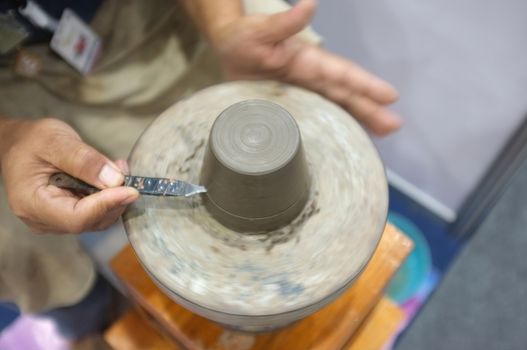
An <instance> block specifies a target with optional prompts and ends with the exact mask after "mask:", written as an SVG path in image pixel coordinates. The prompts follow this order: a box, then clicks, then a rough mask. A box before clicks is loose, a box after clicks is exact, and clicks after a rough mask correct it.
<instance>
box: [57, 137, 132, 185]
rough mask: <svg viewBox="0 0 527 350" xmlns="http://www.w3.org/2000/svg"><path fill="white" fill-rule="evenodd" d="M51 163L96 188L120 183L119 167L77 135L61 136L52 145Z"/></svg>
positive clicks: (121, 180)
mask: <svg viewBox="0 0 527 350" xmlns="http://www.w3.org/2000/svg"><path fill="white" fill-rule="evenodd" d="M52 157H53V160H52V162H51V163H52V164H53V165H54V166H56V167H57V168H59V169H60V170H62V171H64V172H66V173H68V174H70V175H72V176H74V177H76V178H78V179H81V180H82V181H84V182H87V183H89V184H90V185H92V186H95V187H97V188H100V189H103V188H109V187H116V186H119V185H121V184H122V183H123V182H124V176H123V174H122V172H121V171H120V170H119V167H118V166H117V165H116V164H115V163H113V162H112V161H110V160H109V159H108V158H106V157H105V156H104V155H102V154H101V153H99V152H98V151H97V150H96V149H94V148H93V147H91V146H89V145H87V144H86V143H84V142H82V140H81V139H80V138H78V137H69V136H68V137H63V138H62V140H57V142H55V143H54V145H53V150H52Z"/></svg>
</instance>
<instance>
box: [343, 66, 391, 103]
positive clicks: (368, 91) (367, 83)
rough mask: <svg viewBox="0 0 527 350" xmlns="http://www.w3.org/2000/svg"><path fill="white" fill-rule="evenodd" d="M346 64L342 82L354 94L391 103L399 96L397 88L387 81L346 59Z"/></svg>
mask: <svg viewBox="0 0 527 350" xmlns="http://www.w3.org/2000/svg"><path fill="white" fill-rule="evenodd" d="M346 65H347V69H346V70H345V74H344V75H343V76H344V77H345V80H344V81H343V83H344V84H346V85H347V86H348V87H349V89H350V90H352V91H353V92H355V93H356V94H359V95H364V96H365V97H368V98H371V99H372V100H374V101H376V102H378V103H381V104H391V103H394V102H395V101H397V99H398V98H399V94H398V92H397V90H396V89H395V88H394V87H393V86H392V85H391V84H389V83H388V82H386V81H384V80H382V79H380V78H378V77H376V76H375V75H373V74H371V73H369V72H368V71H366V70H364V69H363V68H361V67H359V66H357V65H355V64H353V63H352V62H349V61H348V62H347V64H346Z"/></svg>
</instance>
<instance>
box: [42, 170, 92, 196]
mask: <svg viewBox="0 0 527 350" xmlns="http://www.w3.org/2000/svg"><path fill="white" fill-rule="evenodd" d="M49 184H50V185H53V186H57V187H59V188H62V189H65V190H70V191H71V192H74V193H75V194H80V195H84V196H87V195H90V194H94V193H95V192H99V191H100V190H99V189H98V188H97V187H93V186H92V185H88V184H87V183H86V182H84V181H82V180H79V179H77V178H76V177H73V176H71V175H68V174H66V173H55V174H53V175H51V177H50V178H49Z"/></svg>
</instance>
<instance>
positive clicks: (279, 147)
mask: <svg viewBox="0 0 527 350" xmlns="http://www.w3.org/2000/svg"><path fill="white" fill-rule="evenodd" d="M200 183H202V184H203V185H205V186H206V187H207V197H206V200H205V205H206V208H207V209H208V211H209V212H210V213H211V214H212V215H213V216H214V217H215V218H216V220H218V221H219V222H220V223H221V224H223V225H224V226H226V227H228V228H230V229H233V230H236V231H239V232H262V231H268V230H273V229H277V228H279V227H281V226H284V225H286V224H288V223H289V222H291V221H292V220H293V219H294V218H295V217H296V216H297V215H298V214H299V213H300V212H301V211H302V209H303V208H304V206H305V204H306V201H307V200H308V197H309V188H310V178H309V173H308V168H307V164H306V160H305V156H304V151H303V147H302V137H301V135H300V131H299V129H298V125H297V124H296V122H295V120H294V119H293V117H292V116H291V115H290V114H289V113H288V112H287V111H286V110H285V109H284V108H282V107H281V106H279V105H277V104H275V103H272V102H269V101H264V100H257V99H254V100H246V101H242V102H238V103H236V104H234V105H232V106H230V107H228V108H227V109H225V110H224V111H223V112H222V113H221V114H220V115H219V116H218V118H217V119H216V121H215V122H214V124H213V126H212V129H211V132H210V137H209V142H208V146H207V151H206V154H205V157H204V161H203V167H202V171H201V179H200Z"/></svg>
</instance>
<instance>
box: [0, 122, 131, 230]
mask: <svg viewBox="0 0 527 350" xmlns="http://www.w3.org/2000/svg"><path fill="white" fill-rule="evenodd" d="M3 151H4V152H3V154H0V156H1V163H0V164H1V170H2V177H3V180H4V184H5V187H6V190H7V195H8V200H9V204H10V206H11V209H12V210H13V212H14V213H15V215H16V216H18V217H19V218H20V219H21V220H22V221H24V223H26V224H27V225H28V226H29V227H30V228H31V229H32V230H34V231H36V232H50V233H80V232H84V231H97V230H102V229H104V228H106V227H108V226H110V225H111V224H113V223H114V222H115V221H117V220H118V218H119V216H120V215H121V214H122V212H123V211H124V210H125V208H126V206H127V205H128V204H130V203H131V202H133V201H134V200H136V199H137V198H138V196H139V193H138V192H137V190H135V189H134V188H131V187H121V186H120V185H121V184H122V183H123V181H124V176H123V174H122V172H127V166H126V162H124V161H118V162H117V164H116V163H113V162H111V161H110V160H108V159H107V158H106V157H104V156H103V155H101V154H100V153H99V152H97V151H96V150H95V149H93V148H92V147H90V146H88V145H87V144H85V143H84V142H82V140H81V138H80V137H79V135H78V134H77V133H76V132H75V131H74V130H73V129H72V128H71V127H70V126H68V125H67V124H65V123H63V122H61V121H59V120H55V119H42V120H39V121H35V122H30V121H16V122H11V123H10V126H9V145H8V146H7V147H4V150H3ZM119 168H121V169H119ZM59 171H63V172H66V173H68V174H70V175H72V176H74V177H77V178H79V179H81V180H83V181H85V182H87V183H89V184H91V185H93V186H95V187H97V188H99V189H102V191H100V192H98V193H95V194H92V195H89V196H86V197H84V198H79V197H77V196H75V195H74V194H72V193H71V192H69V191H67V190H63V189H60V188H58V187H55V186H53V185H49V184H48V182H49V177H50V176H51V175H52V174H54V173H56V172H59Z"/></svg>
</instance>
